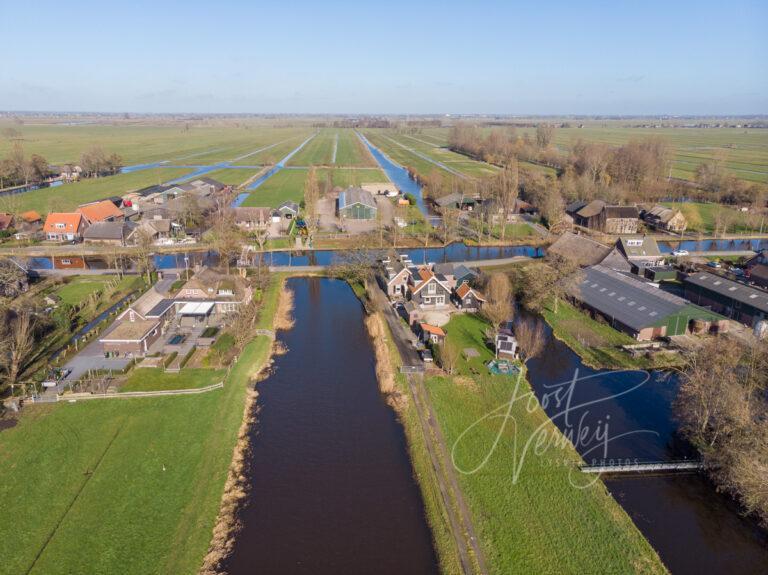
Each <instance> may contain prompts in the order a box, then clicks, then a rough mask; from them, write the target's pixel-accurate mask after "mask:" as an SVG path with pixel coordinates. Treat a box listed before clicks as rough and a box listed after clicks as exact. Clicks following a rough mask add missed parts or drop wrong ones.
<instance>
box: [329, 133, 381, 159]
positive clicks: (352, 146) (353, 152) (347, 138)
mask: <svg viewBox="0 0 768 575" xmlns="http://www.w3.org/2000/svg"><path fill="white" fill-rule="evenodd" d="M338 133H339V145H338V147H337V149H336V165H337V166H370V167H372V168H375V167H377V166H378V164H377V163H376V160H375V159H374V158H373V156H372V155H371V153H370V152H369V151H368V148H366V147H365V145H364V144H363V143H362V142H361V141H360V138H358V137H357V134H355V132H354V130H349V129H340V130H338Z"/></svg>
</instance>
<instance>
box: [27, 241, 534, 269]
mask: <svg viewBox="0 0 768 575" xmlns="http://www.w3.org/2000/svg"><path fill="white" fill-rule="evenodd" d="M383 251H384V252H386V250H383ZM342 253H344V250H306V251H299V252H296V251H266V252H264V263H265V264H266V265H270V266H271V265H274V266H307V265H330V264H332V263H334V262H335V261H336V260H337V259H338V257H339V256H340V255H341V254H342ZM397 253H398V254H407V255H408V256H409V257H410V258H411V260H412V261H413V262H414V263H417V264H420V263H424V262H442V263H445V262H471V261H477V260H493V259H500V258H510V257H514V256H527V257H531V258H539V257H542V256H543V255H544V249H543V248H539V247H536V246H526V245H524V246H468V245H466V244H463V243H460V242H456V243H453V244H450V245H448V246H445V247H436V248H398V249H397ZM252 255H254V256H255V254H252ZM19 259H20V260H22V261H23V263H24V264H25V265H27V266H28V267H29V268H30V269H33V270H52V269H90V270H108V269H109V268H110V267H114V264H110V263H108V262H107V261H106V260H105V259H104V258H103V257H101V256H85V257H77V256H65V257H60V256H56V257H53V258H50V257H32V258H19ZM153 262H154V265H155V268H156V269H159V270H168V269H182V270H183V269H185V268H187V267H188V268H189V269H190V270H193V269H194V267H195V266H196V265H204V266H215V265H218V263H219V257H218V254H217V253H216V252H215V251H213V250H210V251H207V252H184V251H178V252H173V253H164V254H156V255H154V256H153ZM130 268H131V266H128V267H127V268H126V269H130Z"/></svg>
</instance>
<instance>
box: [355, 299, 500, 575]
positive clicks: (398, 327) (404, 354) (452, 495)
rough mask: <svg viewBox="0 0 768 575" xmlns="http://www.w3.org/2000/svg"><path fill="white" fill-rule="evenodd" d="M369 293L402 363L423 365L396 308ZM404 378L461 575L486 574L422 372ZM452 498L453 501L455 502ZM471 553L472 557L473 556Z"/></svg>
mask: <svg viewBox="0 0 768 575" xmlns="http://www.w3.org/2000/svg"><path fill="white" fill-rule="evenodd" d="M368 293H369V294H370V295H371V297H372V298H373V299H374V301H375V302H376V307H378V308H379V309H382V310H383V314H384V317H385V319H386V320H387V324H388V325H389V329H390V332H391V333H392V337H393V338H394V341H395V345H396V346H397V349H398V352H399V353H400V359H401V361H402V363H403V365H423V364H422V362H421V360H420V358H419V356H418V353H417V352H416V350H415V349H414V347H413V344H412V341H413V340H414V339H415V336H414V335H413V333H412V332H411V331H410V330H409V329H408V328H407V327H406V326H405V325H404V324H403V322H402V321H400V317H399V316H398V315H397V312H396V311H395V310H394V309H393V308H392V306H391V305H390V303H389V300H388V299H387V297H386V295H385V294H384V292H382V291H381V290H380V289H379V288H378V286H376V285H369V286H368ZM405 377H406V380H407V382H408V387H409V389H410V392H411V397H413V402H414V406H415V408H416V413H417V414H418V416H419V424H420V426H421V431H422V434H423V436H424V443H425V446H426V448H427V452H428V453H429V458H430V462H431V464H432V469H433V470H434V473H435V478H436V480H437V484H438V488H439V490H440V496H441V498H442V501H443V508H444V509H445V513H446V515H447V516H448V522H449V523H450V528H451V534H452V535H453V538H454V541H455V543H456V549H457V551H458V553H459V560H460V562H461V568H462V572H463V573H464V575H471V574H473V573H480V574H481V575H486V574H487V573H488V569H487V567H486V562H485V556H484V554H483V551H482V549H481V548H480V541H479V540H478V538H477V535H476V531H475V528H474V525H473V523H472V515H471V513H470V511H469V506H468V505H467V503H466V501H465V499H464V495H463V493H462V492H461V489H460V487H459V483H458V479H457V477H456V470H455V469H454V467H453V465H452V464H451V463H450V461H451V460H450V458H449V456H448V453H449V451H448V446H447V443H446V441H445V437H444V436H443V433H442V430H441V429H440V425H439V424H438V423H437V417H436V416H435V412H434V410H433V409H432V404H431V402H430V399H429V394H428V393H427V389H426V386H425V385H424V377H423V375H422V374H420V373H419V374H407V375H406V376H405ZM454 501H455V504H454ZM473 557H474V561H473V560H472V558H473Z"/></svg>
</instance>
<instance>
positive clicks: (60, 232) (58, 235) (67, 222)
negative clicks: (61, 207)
mask: <svg viewBox="0 0 768 575" xmlns="http://www.w3.org/2000/svg"><path fill="white" fill-rule="evenodd" d="M86 227H88V222H86V221H85V218H83V215H82V214H80V213H59V212H51V213H50V214H48V217H47V218H46V219H45V225H44V226H43V231H44V232H45V238H46V239H47V240H50V241H54V242H66V241H74V240H79V239H81V238H82V234H83V230H84V229H85V228H86Z"/></svg>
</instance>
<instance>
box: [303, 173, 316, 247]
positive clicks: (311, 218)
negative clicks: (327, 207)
mask: <svg viewBox="0 0 768 575" xmlns="http://www.w3.org/2000/svg"><path fill="white" fill-rule="evenodd" d="M319 201H320V186H319V185H318V183H317V172H316V171H315V167H314V166H312V167H311V168H309V173H308V174H307V179H306V181H305V182H304V222H305V223H306V225H307V235H308V236H309V241H310V243H311V242H312V238H313V237H314V236H315V233H316V232H317V228H318V226H319V222H320V214H319V211H318V203H319Z"/></svg>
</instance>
